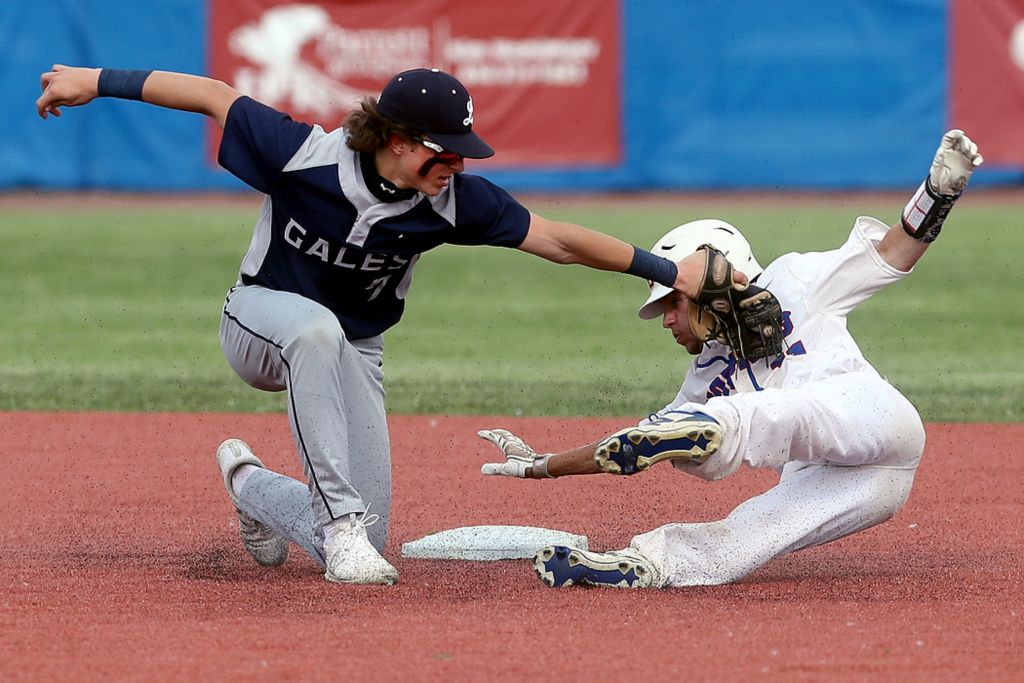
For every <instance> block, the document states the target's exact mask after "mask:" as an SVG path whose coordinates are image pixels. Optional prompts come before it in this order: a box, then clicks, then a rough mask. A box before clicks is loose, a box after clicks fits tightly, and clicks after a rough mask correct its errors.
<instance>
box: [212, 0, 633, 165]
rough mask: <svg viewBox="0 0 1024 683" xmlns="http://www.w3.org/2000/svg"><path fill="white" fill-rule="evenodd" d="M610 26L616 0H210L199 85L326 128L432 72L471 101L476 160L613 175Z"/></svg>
mask: <svg viewBox="0 0 1024 683" xmlns="http://www.w3.org/2000/svg"><path fill="white" fill-rule="evenodd" d="M619 16H620V12H619V6H618V0H595V1H594V2H578V1H574V0H517V1H516V2H514V3H513V2H508V3H505V2H502V3H496V2H480V1H479V0H401V1H399V0H375V1H372V2H371V1H367V0H362V1H360V0H348V1H341V2H321V3H319V4H311V3H295V2H286V1H282V0H210V17H211V19H210V36H209V40H210V50H209V54H210V68H209V75H210V76H212V77H214V78H218V79H220V80H223V81H225V82H227V83H229V84H231V85H233V86H234V87H236V88H238V89H239V90H241V91H242V92H244V93H246V94H248V95H250V96H252V97H253V98H255V99H257V100H260V101H261V102H264V103H266V104H268V105H270V106H272V107H275V108H277V109H280V110H282V111H286V112H288V113H289V114H291V115H292V117H293V118H295V119H298V120H302V121H307V122H310V123H319V124H320V125H322V126H323V127H324V128H325V129H326V130H331V129H333V128H336V127H338V126H340V125H341V123H342V121H343V120H344V118H345V115H346V114H347V113H348V111H349V110H351V109H352V108H353V107H354V106H356V103H357V102H358V101H359V100H360V99H361V98H363V97H366V96H376V95H377V94H378V93H379V92H380V89H381V88H382V87H383V86H384V84H385V83H386V82H387V81H388V79H389V78H390V77H391V76H392V75H394V74H395V73H397V72H399V71H402V70H404V69H409V68H414V67H438V68H440V69H442V70H444V71H447V72H449V73H451V74H453V75H454V76H455V77H456V78H458V79H459V80H460V81H462V82H463V84H465V86H466V87H467V88H468V89H469V91H470V94H471V95H472V96H473V104H474V115H475V121H474V124H473V129H474V130H475V131H477V132H478V133H479V134H480V135H481V136H482V137H483V138H484V139H485V140H487V141H488V142H489V143H490V145H491V146H492V147H494V149H495V150H496V155H495V157H494V158H493V160H489V161H488V162H485V163H490V164H493V165H494V166H524V165H529V166H543V165H547V166H553V165H557V166H563V167H564V166H595V165H612V164H615V163H617V162H618V161H619V159H620V156H621V151H620V147H621V143H620V137H621V135H620V120H619V119H620V116H619V110H620V98H619V71H620V59H619V42H620V40H619ZM213 146H214V147H215V146H216V142H214V143H213ZM214 155H215V152H214ZM473 163H474V165H476V164H477V163H480V162H476V161H474V162H473Z"/></svg>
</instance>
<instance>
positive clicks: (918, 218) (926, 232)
mask: <svg viewBox="0 0 1024 683" xmlns="http://www.w3.org/2000/svg"><path fill="white" fill-rule="evenodd" d="M960 194H961V193H959V192H958V193H957V194H939V192H938V191H937V190H936V189H935V188H934V187H932V181H931V179H930V178H925V179H924V182H923V183H921V187H919V188H917V192H915V193H914V196H913V197H911V198H910V201H909V202H907V205H906V207H904V209H903V216H902V217H901V219H900V223H901V224H902V225H903V230H904V231H905V232H906V233H907V234H908V235H910V236H911V237H913V238H914V239H915V240H917V241H919V242H925V243H929V242H934V241H935V238H936V237H938V236H939V231H940V230H941V229H942V223H943V221H945V220H946V216H948V215H949V212H950V211H951V210H952V209H953V204H955V203H956V200H957V199H959V198H960Z"/></svg>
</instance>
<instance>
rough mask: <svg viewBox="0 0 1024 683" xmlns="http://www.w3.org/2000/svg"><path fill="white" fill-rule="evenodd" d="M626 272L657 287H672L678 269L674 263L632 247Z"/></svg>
mask: <svg viewBox="0 0 1024 683" xmlns="http://www.w3.org/2000/svg"><path fill="white" fill-rule="evenodd" d="M626 272H627V273H629V274H630V275H636V276H637V277H642V278H643V279H645V280H650V281H651V282H657V283H658V284H659V285H665V286H666V287H674V286H675V284H676V275H678V274H679V267H678V266H676V264H675V262H674V261H669V260H668V259H667V258H662V257H660V256H655V255H654V254H652V253H651V252H649V251H647V250H646V249H641V248H640V247H633V261H632V262H631V263H630V264H629V268H628V269H626Z"/></svg>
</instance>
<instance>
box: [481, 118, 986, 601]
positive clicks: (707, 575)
mask: <svg viewBox="0 0 1024 683" xmlns="http://www.w3.org/2000/svg"><path fill="white" fill-rule="evenodd" d="M981 162H982V157H981V155H980V154H979V153H978V149H977V146H976V145H975V144H974V143H973V142H972V141H971V140H970V139H969V138H968V137H967V136H966V135H964V134H963V133H962V132H961V131H959V130H953V131H950V132H948V133H946V135H945V136H944V137H943V139H942V142H941V144H940V146H939V149H938V152H937V154H936V156H935V159H934V162H933V164H932V167H931V170H930V173H929V175H928V178H927V179H926V180H925V182H924V183H922V185H921V187H920V189H919V190H918V192H917V193H915V194H914V196H913V198H912V199H911V201H910V202H909V203H908V204H907V206H906V208H905V209H904V212H903V215H902V218H901V220H900V221H898V222H897V223H896V224H895V225H893V226H888V225H886V224H885V223H883V222H881V221H879V220H877V219H875V218H868V217H861V218H858V219H857V220H856V221H855V223H854V225H853V230H852V231H851V233H850V236H849V238H848V239H847V241H846V243H845V244H843V245H842V246H841V247H839V248H838V249H835V250H833V251H828V252H822V253H806V254H798V253H792V254H786V255H784V256H782V257H780V258H778V259H776V260H775V261H773V262H771V263H770V264H769V265H768V266H767V267H766V268H764V269H763V270H762V268H761V266H760V265H759V264H758V262H757V260H756V259H755V258H754V255H753V253H752V252H751V249H750V246H749V244H748V243H747V241H746V239H744V237H743V236H742V235H741V234H740V232H739V231H738V230H736V229H735V228H734V227H733V226H731V225H729V224H727V223H725V222H723V221H717V220H702V221H695V222H693V223H688V224H686V225H682V226H680V227H678V228H675V229H674V230H672V231H671V232H669V233H668V234H666V235H665V236H664V237H663V238H662V239H661V240H659V241H658V243H657V244H655V246H654V249H653V251H654V253H656V254H658V255H660V256H665V257H667V258H670V259H672V260H679V258H681V257H682V256H683V255H684V254H686V253H690V252H693V251H695V250H697V249H698V248H699V247H701V246H702V245H705V244H708V245H711V246H712V247H714V248H716V249H717V250H719V251H720V252H722V253H723V254H724V256H725V258H726V259H728V261H729V262H730V263H731V264H732V266H734V267H735V268H736V269H737V270H739V271H741V272H743V273H745V274H746V275H747V276H748V277H749V278H750V280H751V282H752V283H753V284H754V285H756V286H758V287H762V288H765V289H767V290H768V291H770V292H771V293H772V294H774V296H775V297H777V299H778V302H779V304H780V305H781V327H782V334H783V336H784V343H783V344H782V351H781V352H780V353H778V354H775V355H766V357H764V358H760V359H756V360H753V359H749V358H748V359H743V358H739V357H738V355H737V353H736V352H735V350H734V349H733V348H730V347H729V346H727V345H725V344H723V343H720V342H719V341H715V340H713V339H708V340H705V339H704V337H706V335H704V334H703V333H701V332H700V329H701V326H700V317H701V316H702V315H706V314H707V311H702V310H701V309H699V308H698V307H697V306H696V305H695V304H694V303H693V302H692V301H690V300H689V299H687V297H685V296H684V295H682V294H680V293H679V292H678V291H676V290H672V289H670V288H668V287H664V286H662V285H657V284H655V285H653V286H652V288H651V292H650V296H649V298H648V299H647V301H646V302H645V303H644V305H643V307H642V308H641V309H640V317H641V318H654V317H656V316H658V315H659V314H660V315H661V317H662V325H663V326H664V327H665V328H666V329H668V330H669V331H670V332H671V333H672V335H673V336H674V337H675V338H676V340H677V342H678V343H679V344H680V345H682V346H684V347H686V349H687V350H688V351H690V352H691V353H693V354H695V355H696V358H695V359H694V360H693V363H692V365H691V367H690V369H689V372H688V373H687V375H686V378H685V380H684V382H683V385H682V387H681V388H680V390H679V393H678V395H677V396H676V398H675V399H674V400H673V401H672V402H671V403H669V404H668V405H667V406H665V408H663V409H662V410H660V411H658V412H657V413H654V414H652V415H650V416H649V417H648V418H646V419H644V420H643V421H641V422H640V423H639V425H638V426H636V427H630V428H627V429H624V430H622V431H620V432H618V433H616V434H613V435H612V436H610V437H608V438H606V439H604V440H603V441H601V442H598V443H595V444H590V445H587V446H582V447H580V448H576V449H573V450H571V451H567V452H564V453H559V454H546V455H539V454H537V453H536V452H535V451H533V449H531V448H530V447H529V446H527V445H526V444H525V443H523V442H522V440H521V439H519V438H518V437H516V436H515V435H514V434H511V433H510V432H508V431H505V430H500V429H496V430H485V431H482V432H481V433H480V436H482V437H483V438H485V439H487V440H489V441H491V442H492V443H494V444H495V445H497V446H498V447H499V448H501V449H502V451H503V453H504V455H505V458H506V459H505V461H504V462H500V463H492V464H487V465H484V466H483V468H482V471H483V473H484V474H491V475H505V476H515V477H523V478H545V477H558V476H565V475H570V474H595V473H600V472H609V473H617V474H631V473H634V472H639V471H642V470H644V469H646V468H648V467H650V466H651V465H653V464H655V463H657V462H659V461H661V460H670V461H671V462H672V464H673V465H674V466H675V467H676V468H677V469H679V470H681V471H683V472H686V473H688V474H692V475H695V476H697V477H700V478H702V479H709V480H713V479H721V478H722V477H726V476H728V475H730V474H732V473H733V472H735V471H736V470H737V469H738V468H739V467H740V465H742V464H744V463H746V464H747V465H749V466H751V467H770V468H775V469H777V470H778V471H779V472H780V474H781V478H780V480H779V483H778V485H777V486H775V487H774V488H772V489H770V490H769V491H767V492H766V493H764V494H762V495H759V496H756V497H754V498H751V499H749V500H747V501H746V502H744V503H742V504H741V505H740V506H739V507H737V508H736V509H735V510H733V512H732V513H731V514H730V515H729V516H728V517H726V518H725V519H722V520H720V521H715V522H708V523H694V524H666V525H665V526H662V527H659V528H657V529H654V530H653V531H650V532H648V533H644V534H640V535H638V536H636V537H634V538H633V540H632V541H631V543H630V544H629V547H628V548H626V549H624V550H619V551H613V552H607V553H599V552H589V551H585V550H582V549H578V548H571V547H565V546H549V547H547V548H544V549H542V550H541V551H540V552H538V553H537V555H536V556H535V558H534V568H535V570H536V572H537V574H538V576H539V577H540V578H541V580H543V581H544V582H545V583H546V584H547V585H550V586H571V585H602V586H618V587H637V588H660V587H675V586H695V585H713V584H724V583H729V582H732V581H736V580H738V579H740V578H742V577H743V576H745V575H747V574H748V573H750V572H752V571H753V570H755V569H757V568H758V567H760V566H762V565H764V564H765V563H766V562H768V561H769V560H771V559H772V558H774V557H778V556H779V555H783V554H785V553H790V552H794V551H797V550H801V549H803V548H809V547H811V546H815V545H820V544H823V543H828V542H830V541H834V540H836V539H839V538H842V537H843V536H847V535H849V534H852V533H855V532H857V531H861V530H863V529H867V528H868V527H871V526H874V525H876V524H879V523H881V522H884V521H885V520H887V519H889V518H890V517H892V516H893V515H894V514H895V513H896V512H897V511H898V510H899V509H900V508H901V507H902V506H903V504H904V503H905V502H906V500H907V497H908V496H909V494H910V489H911V485H912V484H913V481H914V473H915V471H916V468H917V465H918V462H919V461H920V458H921V455H922V453H923V451H924V443H925V430H924V426H923V424H922V422H921V418H920V417H919V415H918V413H917V411H916V410H915V409H914V407H913V406H912V405H911V404H910V402H909V401H908V400H907V399H906V398H904V397H903V395H902V394H900V392H899V391H897V390H896V389H895V388H894V387H893V386H891V385H890V384H889V383H888V382H887V381H886V380H885V379H884V378H882V377H881V376H880V375H879V374H878V372H877V371H876V370H875V369H874V368H873V367H872V366H871V365H870V364H869V363H868V362H867V361H866V360H865V359H864V356H863V355H862V354H861V351H860V349H859V348H858V347H857V344H856V342H855V341H854V340H853V337H851V336H850V333H849V332H848V331H847V329H846V317H847V315H848V314H849V313H850V312H851V311H852V310H853V309H854V308H855V307H856V306H857V305H858V304H860V303H861V302H863V301H864V300H866V299H867V298H868V297H870V296H871V295H873V294H874V293H875V292H877V291H878V290H880V289H882V288H883V287H885V286H886V285H888V284H891V283H894V282H896V281H898V280H901V279H902V278H904V277H905V276H906V275H907V274H909V272H910V271H911V269H912V268H913V266H914V264H916V263H917V261H918V259H919V258H920V257H921V256H922V255H923V254H924V252H925V250H926V249H927V248H928V246H929V244H930V243H931V242H932V241H933V240H934V239H935V238H936V236H937V235H938V231H939V228H940V227H941V225H942V221H943V220H944V219H945V216H946V214H947V213H948V212H949V210H950V209H951V208H952V205H953V202H954V201H955V200H956V198H957V197H959V195H960V193H961V192H962V191H963V189H964V187H965V186H966V185H967V181H968V179H969V178H970V176H971V173H972V172H973V170H974V168H975V167H976V166H979V165H980V164H981ZM709 261H710V257H709Z"/></svg>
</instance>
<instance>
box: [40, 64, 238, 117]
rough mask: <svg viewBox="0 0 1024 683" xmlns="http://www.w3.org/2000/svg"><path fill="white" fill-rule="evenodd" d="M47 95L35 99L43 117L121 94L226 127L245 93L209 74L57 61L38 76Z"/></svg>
mask: <svg viewBox="0 0 1024 683" xmlns="http://www.w3.org/2000/svg"><path fill="white" fill-rule="evenodd" d="M40 85H41V86H42V89H43V94H42V95H40V96H39V99H37V100H36V111H37V112H39V116H41V117H42V118H44V119H45V118H46V117H47V116H48V115H50V114H53V115H54V116H60V114H61V111H60V108H61V107H78V106H81V105H83V104H88V103H89V102H91V101H92V100H94V99H95V98H97V97H120V98H123V99H134V100H140V101H143V102H148V103H150V104H155V105H157V106H161V107H167V108H168V109H178V110H180V111H191V112H195V113H197V114H205V115H206V116H209V117H210V118H212V119H213V120H214V121H216V122H217V123H218V124H219V125H220V126H223V125H224V120H225V119H226V118H227V115H228V110H229V109H230V108H231V104H232V103H233V102H234V101H235V100H237V99H238V98H239V97H241V93H240V92H238V91H237V90H235V89H234V88H232V87H231V86H229V85H228V84H226V83H224V82H222V81H217V80H214V79H212V78H206V77H205V76H193V75H191V74H181V73H173V72H170V71H122V70H119V69H91V68H82V67H73V66H64V65H63V64H54V65H53V69H51V70H50V71H47V72H46V73H44V74H43V75H42V76H41V77H40Z"/></svg>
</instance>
